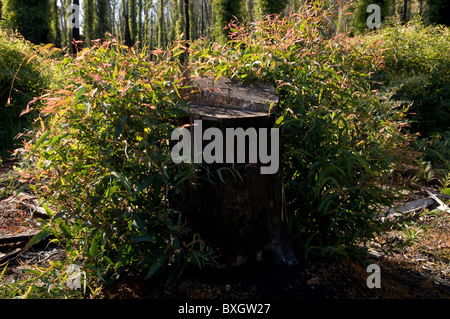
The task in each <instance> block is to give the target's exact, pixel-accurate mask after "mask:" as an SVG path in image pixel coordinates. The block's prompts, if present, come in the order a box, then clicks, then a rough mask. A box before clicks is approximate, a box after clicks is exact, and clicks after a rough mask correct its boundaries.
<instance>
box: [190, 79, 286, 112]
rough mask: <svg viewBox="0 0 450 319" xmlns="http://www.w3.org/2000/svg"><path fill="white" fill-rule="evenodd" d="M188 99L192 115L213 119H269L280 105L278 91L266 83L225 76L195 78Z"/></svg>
mask: <svg viewBox="0 0 450 319" xmlns="http://www.w3.org/2000/svg"><path fill="white" fill-rule="evenodd" d="M192 87H193V91H192V93H191V94H190V95H189V97H188V98H187V102H189V107H190V109H191V110H190V113H194V114H195V115H199V116H202V117H209V118H218V119H225V118H245V117H259V116H268V115H269V114H270V112H273V111H274V110H275V109H276V107H277V106H278V96H277V95H276V92H275V89H274V88H273V87H272V86H270V85H268V84H266V83H262V82H252V83H242V82H238V81H234V80H230V79H227V78H225V77H219V78H217V80H216V78H214V77H208V78H195V79H193V80H192Z"/></svg>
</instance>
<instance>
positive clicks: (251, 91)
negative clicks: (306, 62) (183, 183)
mask: <svg viewBox="0 0 450 319" xmlns="http://www.w3.org/2000/svg"><path fill="white" fill-rule="evenodd" d="M193 87H194V89H193V91H192V93H191V94H189V95H188V98H187V99H186V100H187V101H188V105H189V111H188V112H189V113H190V117H189V119H187V121H188V122H189V123H191V124H195V123H197V124H198V123H199V122H196V121H199V120H201V132H202V134H203V133H204V132H205V131H206V130H207V129H208V128H216V129H219V130H220V132H222V133H223V136H224V137H226V136H227V135H226V130H227V129H230V128H232V129H237V128H242V129H243V130H244V131H247V129H249V128H250V129H251V130H253V129H252V128H254V129H255V131H256V132H257V133H260V132H261V131H260V130H259V129H263V130H266V131H267V132H268V134H267V136H262V135H261V134H259V135H258V147H260V143H262V141H263V139H264V138H265V139H266V143H267V144H266V145H267V148H268V149H267V154H274V152H278V154H279V149H273V146H272V144H271V143H272V140H271V138H272V136H271V135H270V132H271V128H272V127H273V126H274V124H275V120H276V118H275V116H274V115H273V113H272V112H273V111H275V109H276V108H277V106H278V97H277V95H276V94H275V90H274V89H273V88H272V87H271V86H269V85H266V84H264V83H251V84H242V83H240V82H234V81H231V80H228V79H226V78H223V77H220V78H218V79H217V80H216V81H215V79H214V78H197V79H194V80H193ZM199 128H200V127H199V125H194V126H190V131H191V136H194V135H195V134H196V133H195V132H194V130H195V129H199ZM197 134H198V132H197ZM235 141H236V140H235ZM253 141H254V140H253ZM197 142H198V141H197ZM227 142H228V141H227ZM194 143H195V141H194ZM201 143H202V145H201V148H199V147H198V146H197V150H198V149H200V150H203V149H204V147H205V146H206V145H208V143H210V140H202V142H201ZM250 143H251V138H250V137H249V136H247V137H246V144H245V153H246V154H245V160H244V161H242V159H241V160H240V162H239V156H242V154H239V150H241V151H242V148H241V149H237V143H234V156H231V157H229V158H228V159H231V158H233V159H234V160H233V162H232V163H230V162H229V161H226V162H225V161H224V163H214V162H213V163H206V164H204V169H203V170H202V171H201V172H199V173H198V174H197V175H196V176H195V177H194V178H193V179H191V180H190V183H188V185H187V187H186V192H185V198H184V204H185V208H186V212H187V218H188V220H189V222H190V224H191V225H192V227H193V229H194V230H195V231H197V232H198V233H200V235H201V236H202V237H204V238H206V239H207V240H208V241H209V242H211V243H212V244H213V245H215V246H217V247H218V248H219V249H220V254H221V256H222V261H223V262H224V263H226V264H233V263H236V262H242V261H244V260H255V261H256V260H262V261H264V262H268V263H269V264H271V265H272V264H275V265H281V266H286V265H288V266H289V265H292V264H295V263H297V261H296V258H295V256H294V254H293V252H292V246H291V240H290V236H289V229H288V220H287V215H286V209H285V196H284V187H283V175H282V169H281V167H278V168H277V170H276V171H275V172H273V173H266V174H263V173H262V170H261V169H262V168H263V167H267V165H268V164H267V161H266V163H262V161H261V160H260V158H259V156H257V161H256V162H255V160H252V161H250V157H251V156H252V155H255V154H250V153H251V152H254V151H255V149H256V148H252V147H251V145H250ZM223 144H224V145H223V154H224V158H226V156H228V153H229V152H230V149H227V148H226V145H225V144H226V143H223ZM254 146H255V145H254V143H253V147H254ZM278 147H279V144H278V145H276V148H278ZM258 151H259V152H260V151H261V150H260V149H258ZM269 151H270V152H269ZM227 152H228V153H227ZM259 154H260V153H259ZM194 156H195V154H194ZM278 163H281V159H279V160H278ZM211 181H213V183H211Z"/></svg>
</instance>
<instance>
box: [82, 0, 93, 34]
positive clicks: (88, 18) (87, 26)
mask: <svg viewBox="0 0 450 319" xmlns="http://www.w3.org/2000/svg"><path fill="white" fill-rule="evenodd" d="M94 18H95V0H83V35H84V39H85V40H86V41H89V40H92V39H94V38H95V30H94Z"/></svg>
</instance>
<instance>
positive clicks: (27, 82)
mask: <svg viewBox="0 0 450 319" xmlns="http://www.w3.org/2000/svg"><path fill="white" fill-rule="evenodd" d="M50 47H51V45H47V46H33V45H32V44H31V43H30V42H28V41H26V40H24V39H23V37H22V36H20V35H19V34H16V33H11V32H7V31H5V30H2V29H0V157H4V158H8V157H9V156H10V155H11V151H12V150H13V149H14V148H15V147H17V146H20V143H18V142H17V140H14V138H15V137H16V136H17V134H20V133H22V132H23V131H24V129H25V128H29V127H30V125H29V124H30V122H32V120H33V118H34V117H35V116H36V114H35V113H34V114H28V115H24V116H20V114H21V113H22V111H23V110H24V108H25V106H26V105H27V104H28V102H30V101H31V100H32V99H33V98H34V97H36V96H39V95H41V94H42V93H43V92H44V90H45V89H49V88H54V87H56V86H57V84H58V74H57V67H56V60H55V59H54V58H55V57H56V56H57V52H54V50H50V49H49V48H50ZM50 56H51V57H52V58H50Z"/></svg>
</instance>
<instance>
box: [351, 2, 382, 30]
mask: <svg viewBox="0 0 450 319" xmlns="http://www.w3.org/2000/svg"><path fill="white" fill-rule="evenodd" d="M390 3H391V1H390V0H357V1H356V2H355V4H354V9H353V14H352V16H351V25H352V27H353V28H354V31H356V33H364V32H367V31H368V30H370V29H369V28H368V26H367V18H368V17H369V15H371V14H372V12H367V7H368V6H369V5H370V4H377V5H379V6H380V19H381V22H383V21H384V20H385V18H386V17H388V16H389V14H390V10H391V9H390Z"/></svg>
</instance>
